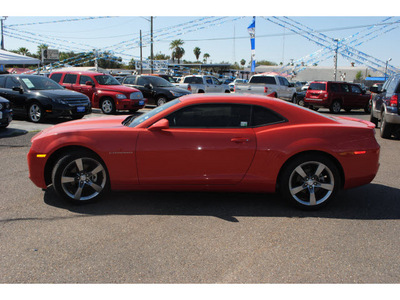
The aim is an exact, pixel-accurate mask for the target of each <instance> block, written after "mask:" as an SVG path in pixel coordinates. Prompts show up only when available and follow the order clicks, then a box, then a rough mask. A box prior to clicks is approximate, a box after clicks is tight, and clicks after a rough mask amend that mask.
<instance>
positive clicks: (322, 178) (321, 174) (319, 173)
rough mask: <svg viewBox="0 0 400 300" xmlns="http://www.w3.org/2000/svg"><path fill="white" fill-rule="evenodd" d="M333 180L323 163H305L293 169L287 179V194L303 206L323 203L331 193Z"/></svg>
mask: <svg viewBox="0 0 400 300" xmlns="http://www.w3.org/2000/svg"><path fill="white" fill-rule="evenodd" d="M334 187H335V179H334V176H333V173H332V171H331V170H330V169H329V168H328V167H327V166H326V165H324V164H323V163H321V162H317V161H307V162H304V163H302V164H300V165H299V166H298V167H297V168H295V169H294V170H293V171H292V173H291V174H290V177H289V192H290V194H291V196H292V197H293V199H294V200H295V201H297V202H298V203H300V204H302V205H305V206H315V205H319V204H321V203H323V202H325V201H326V200H327V199H328V198H329V197H330V196H331V194H332V193H333V190H334Z"/></svg>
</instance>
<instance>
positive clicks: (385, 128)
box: [381, 111, 393, 139]
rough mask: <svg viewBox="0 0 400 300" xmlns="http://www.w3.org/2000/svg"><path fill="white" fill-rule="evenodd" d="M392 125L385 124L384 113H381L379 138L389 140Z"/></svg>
mask: <svg viewBox="0 0 400 300" xmlns="http://www.w3.org/2000/svg"><path fill="white" fill-rule="evenodd" d="M392 127H393V126H392V124H388V123H387V122H386V116H385V111H383V112H382V120H381V137H382V138H384V139H389V138H390V137H391V136H392Z"/></svg>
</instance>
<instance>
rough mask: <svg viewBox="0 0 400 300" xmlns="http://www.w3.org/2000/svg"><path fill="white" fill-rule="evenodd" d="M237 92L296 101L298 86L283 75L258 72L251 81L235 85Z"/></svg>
mask: <svg viewBox="0 0 400 300" xmlns="http://www.w3.org/2000/svg"><path fill="white" fill-rule="evenodd" d="M234 92H235V93H249V94H259V95H265V96H273V97H277V98H280V99H283V100H289V101H292V102H293V103H295V101H296V88H295V87H294V85H293V84H292V83H289V81H288V80H287V79H286V78H285V77H282V76H278V75H265V74H256V75H253V76H251V77H250V80H249V83H239V84H235V86H234Z"/></svg>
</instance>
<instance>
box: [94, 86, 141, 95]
mask: <svg viewBox="0 0 400 300" xmlns="http://www.w3.org/2000/svg"><path fill="white" fill-rule="evenodd" d="M96 88H97V89H100V90H103V91H109V92H122V93H134V92H139V90H138V89H135V88H133V87H128V86H124V85H99V86H97V87H96Z"/></svg>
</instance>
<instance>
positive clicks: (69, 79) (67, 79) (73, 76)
mask: <svg viewBox="0 0 400 300" xmlns="http://www.w3.org/2000/svg"><path fill="white" fill-rule="evenodd" d="M77 77H78V75H76V74H66V75H65V77H64V80H63V83H76V78H77Z"/></svg>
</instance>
